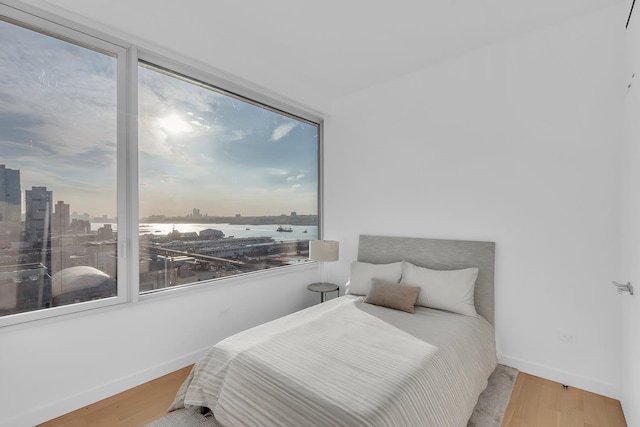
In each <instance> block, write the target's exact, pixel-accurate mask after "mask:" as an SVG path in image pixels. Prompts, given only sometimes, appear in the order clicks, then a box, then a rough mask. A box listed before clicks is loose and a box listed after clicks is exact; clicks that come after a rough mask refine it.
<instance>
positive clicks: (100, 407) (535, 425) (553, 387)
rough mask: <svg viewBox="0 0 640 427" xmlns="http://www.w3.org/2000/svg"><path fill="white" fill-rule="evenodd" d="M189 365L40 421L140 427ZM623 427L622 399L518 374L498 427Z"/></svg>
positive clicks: (60, 425)
mask: <svg viewBox="0 0 640 427" xmlns="http://www.w3.org/2000/svg"><path fill="white" fill-rule="evenodd" d="M190 371H191V366H187V367H185V368H183V369H180V370H178V371H176V372H173V373H171V374H168V375H165V376H163V377H160V378H156V379H154V380H152V381H149V382H148V383H145V384H142V385H140V386H138V387H134V388H132V389H131V390H127V391H125V392H123V393H120V394H117V395H115V396H112V397H110V398H107V399H104V400H101V401H100V402H96V403H95V404H92V405H89V406H86V407H84V408H81V409H78V410H77V411H73V412H71V413H69V414H67V415H63V416H62V417H59V418H56V419H54V420H51V421H48V422H46V423H43V424H40V426H39V427H101V426H109V427H141V426H144V425H146V424H147V423H149V422H151V421H153V420H155V419H158V418H160V417H162V416H163V415H165V414H166V413H167V408H168V407H169V405H170V404H171V402H172V401H173V398H174V397H175V394H176V392H177V391H178V388H179V387H180V385H181V384H182V383H183V381H184V380H185V379H186V377H187V376H188V375H189V372H190ZM573 426H576V427H626V423H625V420H624V415H623V413H622V408H621V406H620V402H619V401H617V400H614V399H610V398H608V397H604V396H600V395H597V394H593V393H589V392H587V391H584V390H580V389H577V388H573V387H569V388H568V389H566V390H565V389H563V388H562V385H561V384H558V383H556V382H553V381H549V380H545V379H543V378H539V377H536V376H533V375H529V374H526V373H522V372H521V373H519V374H518V378H517V380H516V384H515V386H514V388H513V392H512V394H511V400H510V401H509V405H508V406H507V410H506V412H505V416H504V420H503V423H502V427H573Z"/></svg>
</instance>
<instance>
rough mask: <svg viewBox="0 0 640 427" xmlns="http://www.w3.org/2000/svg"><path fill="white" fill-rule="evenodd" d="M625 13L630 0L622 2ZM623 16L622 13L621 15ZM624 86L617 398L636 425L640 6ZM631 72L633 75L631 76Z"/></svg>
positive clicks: (639, 413) (639, 421) (639, 379)
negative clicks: (626, 287) (625, 289)
mask: <svg viewBox="0 0 640 427" xmlns="http://www.w3.org/2000/svg"><path fill="white" fill-rule="evenodd" d="M625 5H626V9H625V13H626V12H628V11H629V9H630V7H631V1H630V0H628V1H626V2H625ZM625 19H626V16H625ZM626 42H627V43H626V56H627V64H626V67H625V75H624V86H625V89H626V86H627V85H628V84H631V88H629V90H628V91H627V92H626V96H625V98H624V116H623V117H624V119H625V130H626V133H625V146H624V149H623V151H622V161H621V166H620V170H621V171H622V181H621V183H622V191H621V193H622V207H621V209H620V213H621V218H622V221H621V233H620V235H621V250H620V260H621V262H620V275H619V278H618V281H619V282H627V281H631V283H632V285H633V286H634V287H635V295H634V296H628V295H625V296H623V297H622V300H623V305H622V319H621V329H622V356H621V366H622V368H621V374H622V375H621V393H620V394H621V397H620V401H621V403H622V407H623V409H624V414H625V418H626V419H627V425H629V426H638V425H640V406H639V405H638V402H640V363H639V361H640V196H639V195H640V168H639V167H638V165H640V8H638V5H636V7H635V11H634V13H633V15H632V19H631V20H630V22H629V28H628V30H627V31H626ZM634 74H635V77H632V76H633V75H634Z"/></svg>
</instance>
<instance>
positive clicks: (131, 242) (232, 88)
mask: <svg viewBox="0 0 640 427" xmlns="http://www.w3.org/2000/svg"><path fill="white" fill-rule="evenodd" d="M0 16H1V17H3V18H4V20H6V21H7V22H9V23H11V24H17V25H22V26H25V27H27V28H29V29H31V30H34V31H37V32H40V33H42V34H44V35H48V36H52V37H58V38H61V39H63V40H65V41H68V42H70V43H74V44H78V45H80V46H84V47H88V48H94V49H97V50H100V51H104V52H109V53H111V54H114V55H115V57H116V60H117V100H116V105H117V113H116V126H117V134H116V135H117V137H116V139H117V141H116V146H117V187H116V188H117V213H118V240H117V263H118V265H117V271H118V280H117V289H118V294H117V296H115V297H110V298H104V299H100V300H94V301H86V302H80V303H75V304H69V305H64V306H58V307H51V308H47V309H41V310H35V311H30V312H24V313H17V314H12V315H7V316H2V317H0V327H5V326H11V325H17V324H22V323H25V322H31V321H37V320H45V319H49V318H53V317H57V316H62V315H68V314H74V313H80V312H84V311H89V310H99V309H103V310H104V309H109V308H110V307H113V306H116V305H127V304H135V303H137V302H139V301H142V300H149V299H153V298H157V297H160V296H165V295H167V296H168V295H171V294H173V292H186V291H192V290H197V289H200V288H203V287H207V288H208V287H210V286H216V284H222V283H224V284H233V283H234V282H235V283H240V282H245V281H247V280H249V279H250V280H255V278H256V276H259V277H265V278H266V277H269V276H273V275H281V274H287V272H293V271H299V270H300V269H311V268H316V265H315V264H316V263H314V262H310V263H301V264H297V265H291V266H287V267H282V268H278V269H267V270H260V271H255V272H250V273H243V274H239V275H234V276H228V277H225V278H218V279H212V280H208V281H203V282H198V283H193V284H188V285H184V286H176V287H172V288H167V289H165V290H162V291H159V292H152V293H145V294H143V295H140V292H139V262H138V260H139V234H138V225H139V205H138V203H139V201H138V196H139V191H138V184H139V182H138V166H139V164H138V63H139V61H142V62H145V63H149V64H152V65H154V66H157V67H160V68H165V69H166V70H168V71H170V72H174V73H177V74H181V75H183V76H185V77H188V78H190V79H193V80H195V81H200V82H202V83H204V84H206V85H210V86H212V87H213V88H215V89H216V90H219V91H220V92H222V93H224V94H227V95H229V96H234V97H239V98H240V99H242V100H243V101H246V102H251V103H254V104H256V105H258V106H260V107H262V108H266V109H270V110H272V111H274V112H277V113H279V114H284V115H287V116H290V117H292V118H295V119H296V120H301V121H304V122H308V123H310V124H313V125H316V126H317V128H318V141H317V144H318V146H317V162H318V175H317V179H318V182H317V209H318V212H317V215H318V238H319V239H320V238H322V236H323V235H324V233H323V229H324V215H323V199H324V197H323V190H324V185H323V181H324V179H323V178H324V173H323V154H324V148H323V145H324V144H323V141H324V140H323V137H324V120H323V117H322V115H321V114H320V113H318V112H312V111H310V110H308V109H307V108H305V107H302V106H301V105H299V104H297V103H296V102H295V101H293V100H291V99H285V98H283V97H282V96H279V95H277V94H274V93H270V92H269V91H268V90H267V89H264V88H262V87H258V86H255V85H252V84H251V83H249V82H245V81H242V80H241V79H238V78H234V77H233V76H225V73H223V72H221V71H220V70H216V69H213V68H212V67H210V66H206V65H204V64H202V63H198V61H197V60H193V59H191V58H185V57H181V56H180V55H178V54H175V53H173V52H168V53H165V54H164V55H163V54H160V53H158V52H160V51H162V49H161V48H159V47H157V46H144V47H143V46H140V45H136V44H134V43H130V42H127V41H124V40H121V39H119V38H116V37H113V36H111V35H109V34H105V33H104V32H101V31H98V30H94V29H92V28H88V27H86V26H83V25H82V24H78V23H76V22H73V21H71V20H68V19H65V18H63V17H61V16H58V15H54V14H52V13H50V12H47V11H44V10H41V9H38V8H35V7H31V6H28V5H24V4H21V3H20V4H18V3H15V2H13V1H9V2H6V1H4V2H3V3H0ZM12 21H14V22H12ZM238 82H239V83H238Z"/></svg>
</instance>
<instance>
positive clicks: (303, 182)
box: [0, 5, 321, 326]
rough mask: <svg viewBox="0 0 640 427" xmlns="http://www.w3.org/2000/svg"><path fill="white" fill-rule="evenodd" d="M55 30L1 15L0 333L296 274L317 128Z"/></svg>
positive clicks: (308, 233) (9, 11)
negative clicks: (241, 279)
mask: <svg viewBox="0 0 640 427" xmlns="http://www.w3.org/2000/svg"><path fill="white" fill-rule="evenodd" d="M54 18H55V17H50V16H47V19H46V20H44V19H40V18H39V17H37V16H35V15H34V14H33V13H29V14H27V13H24V12H22V11H19V10H16V9H13V8H10V7H8V6H5V5H0V326H2V325H6V324H12V323H17V322H21V321H25V320H33V319H38V318H43V317H48V316H50V315H54V314H64V313H68V312H74V311H78V310H83V309H88V308H95V307H100V306H104V305H109V304H115V303H120V302H126V301H132V302H135V301H137V299H138V297H137V295H138V294H139V293H141V294H145V293H150V292H156V291H160V290H162V289H165V288H168V287H175V286H182V285H190V284H194V283H202V282H210V281H214V280H218V279H224V278H226V277H228V276H235V275H239V274H243V273H250V272H258V271H263V270H267V269H273V268H287V267H291V266H295V265H298V264H301V263H304V262H305V261H306V259H307V254H308V242H309V240H313V239H317V238H318V236H319V215H318V214H319V207H318V204H319V203H318V200H319V168H318V165H319V152H320V150H319V148H320V133H321V132H320V126H319V124H318V120H317V119H315V120H314V119H309V118H308V117H302V116H304V115H305V114H304V113H302V114H301V113H300V111H298V110H296V114H290V113H287V112H285V110H286V109H287V107H286V106H283V105H281V104H279V103H276V102H273V103H272V102H266V103H265V100H264V99H260V102H258V101H256V100H252V99H250V98H247V97H243V96H242V95H240V94H239V93H241V92H242V88H238V87H225V86H224V84H220V83H219V82H217V81H216V80H215V77H213V76H210V75H208V74H206V73H204V72H202V71H193V72H189V71H185V70H192V69H190V68H188V66H187V65H185V64H177V63H173V64H172V63H171V62H163V63H162V64H161V65H162V66H160V65H159V61H148V60H141V59H139V57H138V55H139V54H140V53H139V51H138V50H136V48H135V47H128V48H127V47H124V46H123V44H124V42H119V41H115V42H114V41H109V40H105V39H106V38H108V37H106V36H104V35H100V36H99V37H94V36H92V35H88V34H87V33H86V30H84V31H83V32H76V31H74V30H73V29H70V28H69V24H68V23H67V24H65V26H59V25H56V24H55V23H54V21H55V19H54ZM140 55H142V56H141V57H144V55H145V52H143V53H142V54H140ZM146 55H147V56H149V57H152V56H151V55H152V53H151V52H146ZM132 61H133V63H132ZM163 61H166V60H163ZM136 63H137V66H136ZM172 69H173V70H176V69H180V72H175V71H170V70H172ZM193 70H195V69H193ZM196 74H197V78H194V77H193V76H194V75H196ZM189 76H191V77H189ZM127 108H128V109H127Z"/></svg>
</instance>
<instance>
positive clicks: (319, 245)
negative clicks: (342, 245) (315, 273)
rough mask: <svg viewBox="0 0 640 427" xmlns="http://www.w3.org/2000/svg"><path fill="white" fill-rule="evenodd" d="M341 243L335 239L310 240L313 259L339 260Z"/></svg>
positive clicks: (310, 257)
mask: <svg viewBox="0 0 640 427" xmlns="http://www.w3.org/2000/svg"><path fill="white" fill-rule="evenodd" d="M338 254H339V244H338V242H336V241H335V240H310V241H309V259H310V260H311V261H338Z"/></svg>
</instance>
